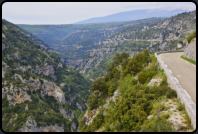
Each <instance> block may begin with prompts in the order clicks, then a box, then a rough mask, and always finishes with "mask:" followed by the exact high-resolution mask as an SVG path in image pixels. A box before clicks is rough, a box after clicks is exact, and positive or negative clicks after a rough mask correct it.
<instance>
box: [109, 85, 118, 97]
mask: <svg viewBox="0 0 198 134" xmlns="http://www.w3.org/2000/svg"><path fill="white" fill-rule="evenodd" d="M116 89H117V86H116V85H115V84H113V85H111V86H110V87H109V89H108V96H113V93H114V91H115V90H116Z"/></svg>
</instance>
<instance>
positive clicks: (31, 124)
mask: <svg viewBox="0 0 198 134" xmlns="http://www.w3.org/2000/svg"><path fill="white" fill-rule="evenodd" d="M17 132H64V125H62V126H58V125H56V124H55V125H50V126H48V125H46V126H41V127H38V126H37V123H36V121H35V120H31V119H30V118H28V120H27V121H26V124H25V126H24V127H23V128H20V129H19V130H18V131H17Z"/></svg>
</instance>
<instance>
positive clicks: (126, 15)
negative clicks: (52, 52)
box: [74, 9, 189, 24]
mask: <svg viewBox="0 0 198 134" xmlns="http://www.w3.org/2000/svg"><path fill="white" fill-rule="evenodd" d="M182 12H189V11H188V10H180V9H177V10H172V11H166V10H161V9H144V10H133V11H126V12H120V13H116V14H112V15H108V16H105V17H96V18H91V19H87V20H83V21H80V22H77V23H74V24H86V23H102V22H123V21H132V20H139V19H145V18H152V17H171V16H174V15H177V14H178V13H182Z"/></svg>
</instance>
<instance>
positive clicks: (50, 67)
mask: <svg viewBox="0 0 198 134" xmlns="http://www.w3.org/2000/svg"><path fill="white" fill-rule="evenodd" d="M24 34H25V33H22V32H21V31H20V30H19V29H17V28H16V26H15V27H13V24H12V25H11V23H8V22H7V21H5V20H2V129H3V130H4V131H5V132H15V131H20V132H21V131H22V132H24V131H28V132H30V131H36V132H39V131H77V130H78V118H79V116H80V114H81V112H83V111H84V110H86V109H87V104H86V101H87V99H88V96H89V87H90V85H91V82H90V81H89V80H86V79H85V78H84V77H83V76H82V75H81V74H79V72H76V71H74V70H72V69H70V68H68V67H67V66H66V65H65V64H63V63H62V62H61V60H60V58H59V57H58V56H56V55H55V54H54V53H50V52H47V51H45V49H44V48H42V47H41V46H40V44H36V43H35V42H34V41H33V40H31V39H30V38H29V37H27V36H25V35H24ZM33 37H34V36H33ZM33 37H32V38H33Z"/></svg>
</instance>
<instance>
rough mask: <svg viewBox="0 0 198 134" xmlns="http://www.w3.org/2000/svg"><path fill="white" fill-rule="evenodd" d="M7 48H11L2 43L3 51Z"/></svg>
mask: <svg viewBox="0 0 198 134" xmlns="http://www.w3.org/2000/svg"><path fill="white" fill-rule="evenodd" d="M6 48H9V46H7V45H5V44H3V43H2V51H3V50H4V49H6Z"/></svg>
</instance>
